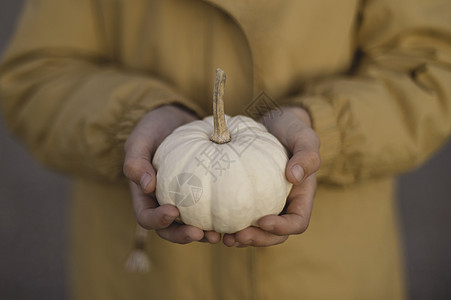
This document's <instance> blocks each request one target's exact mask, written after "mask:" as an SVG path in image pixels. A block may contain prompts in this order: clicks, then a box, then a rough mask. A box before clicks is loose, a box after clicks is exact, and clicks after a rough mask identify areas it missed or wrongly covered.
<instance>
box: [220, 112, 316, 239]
mask: <svg viewBox="0 0 451 300" xmlns="http://www.w3.org/2000/svg"><path fill="white" fill-rule="evenodd" d="M262 123H263V124H264V125H265V126H266V127H267V128H268V130H269V132H271V133H272V134H273V135H274V136H276V137H277V138H278V139H279V141H280V142H281V143H282V144H283V145H284V146H285V147H286V148H287V149H288V151H289V152H290V154H291V155H292V156H291V158H290V160H289V161H288V163H287V166H286V169H285V176H286V177H287V179H288V181H290V182H291V183H293V188H292V189H291V192H290V194H289V195H288V198H287V206H286V211H285V212H284V213H283V214H282V215H280V216H277V215H270V216H265V217H263V218H261V219H260V220H259V222H258V225H259V227H248V228H245V229H243V230H241V231H239V232H237V233H235V234H225V235H224V239H223V242H224V244H225V245H227V246H239V247H243V246H256V247H262V246H271V245H276V244H280V243H283V242H285V241H286V240H287V239H288V237H289V236H290V235H291V234H300V233H302V232H304V231H305V230H306V229H307V227H308V224H309V220H310V215H311V213H312V208H313V198H314V197H315V192H316V172H317V171H318V169H319V166H320V156H319V144H320V142H319V138H318V136H317V135H316V133H315V132H314V131H313V129H312V128H311V120H310V117H309V115H308V113H307V112H306V111H305V110H303V109H301V108H298V107H284V108H283V114H282V115H281V116H277V117H276V116H274V117H273V116H272V115H270V114H268V115H266V116H265V117H264V118H263V119H262ZM296 166H298V167H296Z"/></svg>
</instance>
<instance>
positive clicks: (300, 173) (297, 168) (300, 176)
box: [291, 165, 304, 182]
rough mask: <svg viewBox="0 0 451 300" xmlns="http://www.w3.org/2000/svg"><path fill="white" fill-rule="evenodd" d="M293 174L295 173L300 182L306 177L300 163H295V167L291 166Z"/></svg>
mask: <svg viewBox="0 0 451 300" xmlns="http://www.w3.org/2000/svg"><path fill="white" fill-rule="evenodd" d="M291 174H293V176H294V178H296V180H297V181H298V182H301V181H302V179H303V178H304V170H303V169H302V167H301V166H300V165H294V167H292V168H291Z"/></svg>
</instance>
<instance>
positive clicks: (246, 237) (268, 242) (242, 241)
mask: <svg viewBox="0 0 451 300" xmlns="http://www.w3.org/2000/svg"><path fill="white" fill-rule="evenodd" d="M287 239H288V235H285V236H281V235H275V234H272V233H270V232H267V231H264V230H262V229H260V228H257V227H248V228H246V229H243V230H241V231H239V232H237V233H236V234H235V243H234V246H236V247H248V246H253V247H267V246H272V245H277V244H281V243H283V242H285V241H286V240H287Z"/></svg>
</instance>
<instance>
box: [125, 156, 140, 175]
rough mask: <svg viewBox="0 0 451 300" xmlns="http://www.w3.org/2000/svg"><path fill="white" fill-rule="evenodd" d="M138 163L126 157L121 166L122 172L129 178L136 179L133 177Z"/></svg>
mask: <svg viewBox="0 0 451 300" xmlns="http://www.w3.org/2000/svg"><path fill="white" fill-rule="evenodd" d="M138 169H139V168H138V164H137V163H136V162H135V161H134V160H132V159H126V160H125V162H124V166H123V172H124V174H125V176H126V177H127V178H129V179H132V180H133V179H136V178H134V177H135V175H136V174H137V172H138Z"/></svg>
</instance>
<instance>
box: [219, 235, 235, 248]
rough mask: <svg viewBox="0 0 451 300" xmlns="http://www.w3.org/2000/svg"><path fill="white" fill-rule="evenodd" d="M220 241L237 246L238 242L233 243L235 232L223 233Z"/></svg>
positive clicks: (228, 245) (230, 245)
mask: <svg viewBox="0 0 451 300" xmlns="http://www.w3.org/2000/svg"><path fill="white" fill-rule="evenodd" d="M222 242H223V243H224V245H226V246H227V247H233V246H238V244H235V243H236V239H235V234H231V233H225V234H224V235H223V237H222Z"/></svg>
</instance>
